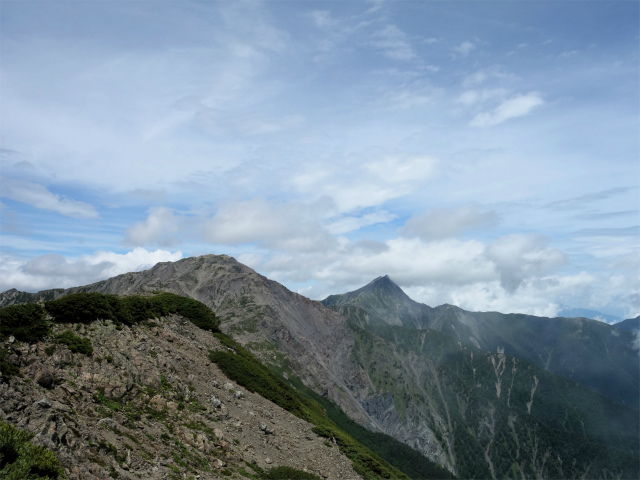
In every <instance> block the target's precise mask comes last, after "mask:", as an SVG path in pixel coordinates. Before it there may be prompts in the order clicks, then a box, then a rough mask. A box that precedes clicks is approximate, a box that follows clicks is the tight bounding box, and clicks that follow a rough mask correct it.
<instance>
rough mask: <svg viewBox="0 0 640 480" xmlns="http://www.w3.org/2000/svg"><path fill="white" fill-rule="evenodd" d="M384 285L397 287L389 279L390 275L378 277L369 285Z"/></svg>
mask: <svg viewBox="0 0 640 480" xmlns="http://www.w3.org/2000/svg"><path fill="white" fill-rule="evenodd" d="M384 284H392V285H396V283H395V282H394V281H393V280H391V278H389V275H385V276H383V277H377V278H375V279H373V280H371V281H370V282H369V285H384Z"/></svg>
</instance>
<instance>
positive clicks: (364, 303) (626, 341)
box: [323, 277, 640, 407]
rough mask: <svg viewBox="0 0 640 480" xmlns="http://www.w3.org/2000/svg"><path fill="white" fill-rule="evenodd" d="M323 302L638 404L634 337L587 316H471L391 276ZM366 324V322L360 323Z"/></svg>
mask: <svg viewBox="0 0 640 480" xmlns="http://www.w3.org/2000/svg"><path fill="white" fill-rule="evenodd" d="M323 303H324V304H325V305H327V306H330V307H331V308H333V309H335V310H336V311H338V312H340V313H343V314H347V315H348V314H349V312H350V309H353V308H354V307H358V308H360V309H361V310H362V312H363V316H362V318H361V319H360V320H361V324H362V325H365V324H369V322H373V323H381V324H389V325H403V326H407V327H413V328H417V329H424V328H429V329H432V330H438V331H441V332H443V333H445V334H447V335H449V336H451V337H453V338H454V339H456V340H457V341H459V342H460V344H461V345H466V346H468V347H476V348H478V349H481V350H487V351H492V352H495V351H497V350H498V349H503V350H504V353H505V354H507V355H511V356H514V357H517V358H521V359H523V360H527V361H528V362H531V363H534V364H536V365H538V366H540V367H542V368H544V369H546V370H549V371H550V372H553V373H556V374H558V375H562V376H564V377H566V378H570V379H572V380H575V381H577V382H579V383H581V384H583V385H585V386H587V387H588V388H591V389H593V390H596V391H598V392H600V393H602V394H603V395H606V396H608V397H609V398H611V399H612V400H613V401H615V402H618V403H621V404H623V405H629V406H633V407H637V406H638V403H639V401H640V396H639V390H638V378H639V376H640V369H639V365H638V361H637V352H636V351H635V350H634V349H633V340H634V338H633V336H632V335H631V334H629V333H626V332H619V331H618V330H617V329H616V328H614V327H612V326H610V325H607V324H604V323H601V322H598V321H596V320H589V319H586V318H545V317H534V316H531V315H522V314H502V313H498V312H468V311H465V310H463V309H461V308H458V307H456V306H453V305H441V306H439V307H436V308H431V307H428V306H427V305H423V304H420V303H418V302H415V301H413V300H411V299H410V298H409V297H408V296H407V295H406V294H405V293H404V292H403V291H402V290H401V289H400V288H399V287H398V286H397V285H396V284H394V283H393V282H392V281H391V280H390V279H389V278H388V277H379V278H377V279H376V280H374V281H373V282H371V283H370V284H368V285H366V286H365V287H363V288H361V289H359V290H356V291H354V292H350V293H346V294H344V295H332V296H330V297H328V298H327V299H325V300H323ZM362 322H364V323H362Z"/></svg>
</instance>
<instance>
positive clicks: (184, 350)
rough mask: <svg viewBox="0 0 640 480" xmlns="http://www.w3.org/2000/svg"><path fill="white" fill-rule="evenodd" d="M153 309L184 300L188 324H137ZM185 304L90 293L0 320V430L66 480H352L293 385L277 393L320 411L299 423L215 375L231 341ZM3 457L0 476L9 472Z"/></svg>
mask: <svg viewBox="0 0 640 480" xmlns="http://www.w3.org/2000/svg"><path fill="white" fill-rule="evenodd" d="M105 299H106V301H105ZM62 300H64V302H62V303H61V301H62ZM154 300H160V302H155V304H153V305H151V307H152V308H157V307H158V305H160V304H162V305H161V307H162V306H165V307H166V306H167V305H169V308H168V310H171V309H172V305H173V306H175V305H176V304H178V308H177V310H180V307H182V306H184V304H185V302H186V306H187V308H186V309H184V308H183V309H182V310H184V311H185V314H186V315H188V317H189V318H187V317H185V316H183V315H181V314H176V313H171V312H167V311H166V310H167V309H165V312H164V313H165V315H162V316H160V317H159V318H153V319H151V320H142V319H143V318H144V317H145V316H146V315H140V316H139V318H135V315H136V314H141V313H143V311H142V309H141V308H140V307H144V308H148V307H149V305H150V302H153V301H154ZM122 302H126V304H127V305H128V306H127V307H125V308H124V309H123V308H121V307H122V305H121V303H122ZM188 302H193V301H192V300H187V299H184V300H183V299H180V298H175V297H170V296H169V297H167V295H166V294H165V295H161V296H154V297H144V298H140V297H129V298H126V299H124V300H123V301H119V300H118V299H117V298H106V297H101V296H95V295H94V294H91V295H89V296H87V295H85V296H78V295H71V296H68V297H64V298H63V299H61V300H58V301H57V302H51V303H47V304H45V309H46V310H43V307H42V306H41V305H24V306H17V307H9V308H8V309H5V310H2V311H0V313H1V315H0V340H2V341H3V343H2V346H1V347H0V372H1V373H2V377H1V378H2V382H1V383H0V417H1V419H2V421H4V422H6V424H9V425H13V426H15V427H18V428H19V429H20V430H24V431H26V432H30V433H31V434H32V435H34V437H33V440H32V442H33V444H35V445H41V446H44V447H47V448H49V449H51V450H52V451H53V452H54V453H55V454H56V456H57V457H58V458H59V459H60V462H61V465H62V467H64V470H65V472H66V476H67V478H69V479H70V480H73V479H95V478H99V479H106V478H127V479H138V478H149V479H161V478H176V479H177V478H186V476H189V478H194V476H195V475H198V477H195V478H203V479H208V478H225V477H229V476H235V478H253V479H261V478H265V479H268V478H280V477H270V476H269V472H272V471H273V473H274V474H275V473H276V472H278V470H274V469H278V468H283V467H287V468H290V469H295V471H296V472H298V473H295V475H296V476H297V475H305V474H306V475H307V476H308V478H309V479H312V478H317V479H320V478H359V477H360V475H359V474H358V473H357V472H356V471H354V469H353V467H352V461H353V460H352V459H350V458H347V457H346V456H345V454H343V453H342V450H343V443H344V442H345V441H346V442H349V439H348V437H344V438H342V437H340V436H339V435H343V434H341V433H340V431H339V430H338V429H337V428H334V427H331V425H332V423H331V422H330V421H329V420H328V419H324V420H323V419H322V418H319V417H322V416H323V414H322V412H321V410H320V409H319V407H314V405H313V403H309V402H306V401H304V400H303V399H302V398H301V397H296V394H295V392H294V390H293V389H292V388H291V387H288V389H289V390H290V391H291V392H292V393H289V394H287V393H284V394H282V393H281V395H285V396H286V395H290V396H291V395H293V397H291V398H294V399H295V398H299V400H295V401H298V402H299V404H300V405H303V408H304V412H303V413H304V414H305V415H312V412H314V411H316V412H319V413H315V416H313V415H312V417H313V418H314V419H315V420H314V422H315V423H309V422H307V421H305V420H303V419H302V418H300V416H302V415H301V414H300V412H298V413H297V414H296V415H297V416H296V415H294V414H292V413H291V412H290V411H287V410H283V409H282V408H281V407H280V406H278V405H276V404H274V403H273V402H271V401H269V400H267V399H265V398H264V397H263V396H261V395H259V394H258V393H253V391H254V390H255V388H245V387H244V386H243V383H244V380H243V379H242V378H238V379H230V378H229V377H227V376H226V375H225V374H224V373H223V371H222V370H220V368H219V367H218V365H217V363H216V361H215V358H214V356H213V355H214V354H216V352H218V353H220V354H222V355H225V354H227V355H228V353H227V352H229V351H230V349H229V347H228V346H227V344H228V341H229V340H225V337H224V336H215V335H213V334H212V333H211V331H210V330H214V331H215V329H216V325H215V322H214V323H211V324H209V325H204V324H203V322H202V318H203V317H202V314H203V312H204V315H205V316H207V315H208V316H209V318H213V317H211V312H210V311H209V310H208V309H206V307H204V305H202V304H199V305H198V304H197V302H194V303H188ZM132 306H133V308H132ZM203 309H204V310H203ZM174 310H175V309H174ZM206 311H208V312H209V314H206ZM43 312H44V314H43ZM194 312H195V315H194ZM129 313H133V314H134V315H133V316H131V315H128V314H129ZM45 315H46V316H45ZM52 315H53V316H52ZM94 318H95V319H94ZM123 319H125V321H126V320H128V322H127V323H122V320H123ZM14 320H19V321H14ZM233 355H234V356H235V353H233ZM259 368H260V366H259V364H256V368H254V372H255V371H256V369H257V370H259ZM263 368H264V367H263ZM236 380H238V381H240V384H239V383H238V382H237V381H236ZM282 388H284V390H282ZM282 388H281V390H282V391H283V392H285V391H286V390H287V387H286V385H285V386H284V387H282ZM276 403H278V402H276ZM305 405H307V406H305ZM305 412H306V413H305ZM294 413H296V412H294ZM325 418H326V417H325ZM318 421H319V422H320V423H318ZM318 425H324V427H323V428H331V429H333V430H334V441H333V442H328V441H327V438H326V437H325V436H322V435H321V434H318V433H316V430H317V428H318ZM320 433H322V432H320ZM335 437H338V439H339V442H337V443H336V442H335ZM354 445H355V444H354ZM6 448H7V447H6V445H5V446H4V447H2V448H0V452H3V453H5V455H4V457H5V458H0V472H2V471H3V470H2V468H3V467H4V466H5V465H6V462H7V461H9V463H11V455H9V457H7V455H6V452H7V449H6ZM352 448H353V447H352ZM360 455H361V456H362V455H364V456H366V455H369V454H367V453H366V449H365V450H361V453H360ZM363 458H364V457H363ZM369 461H370V464H371V465H375V463H376V462H377V461H376V460H374V458H373V457H370V460H369ZM380 468H382V469H383V470H380V471H384V468H386V467H384V463H383V462H381V463H380ZM290 472H293V470H290ZM389 472H391V475H393V476H396V475H398V476H401V473H400V472H398V471H394V470H393V469H391V470H389ZM393 472H395V473H393ZM5 473H6V472H5ZM281 473H282V472H281ZM290 474H291V473H290ZM7 475H9V473H7ZM365 475H367V474H366V470H365ZM387 475H389V474H387ZM7 478H15V479H20V478H24V477H22V476H11V475H9V477H7Z"/></svg>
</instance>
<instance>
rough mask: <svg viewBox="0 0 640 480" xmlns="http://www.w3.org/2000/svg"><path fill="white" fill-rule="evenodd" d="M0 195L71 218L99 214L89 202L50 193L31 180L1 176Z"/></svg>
mask: <svg viewBox="0 0 640 480" xmlns="http://www.w3.org/2000/svg"><path fill="white" fill-rule="evenodd" d="M0 196H2V197H4V198H8V199H10V200H15V201H17V202H22V203H26V204H27V205H31V206H32V207H36V208H41V209H43V210H52V211H54V212H57V213H59V214H61V215H65V216H67V217H73V218H98V217H99V216H100V215H99V214H98V212H97V210H96V209H95V208H94V207H93V206H92V205H90V204H88V203H85V202H79V201H77V200H72V199H70V198H66V197H65V196H64V195H57V194H54V193H51V192H50V191H49V190H48V189H47V187H45V186H44V185H40V184H37V183H33V182H25V181H22V180H14V179H11V178H6V177H4V178H2V179H1V182H0Z"/></svg>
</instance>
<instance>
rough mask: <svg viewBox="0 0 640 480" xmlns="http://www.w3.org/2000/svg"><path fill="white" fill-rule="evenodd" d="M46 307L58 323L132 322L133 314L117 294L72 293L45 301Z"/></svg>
mask: <svg viewBox="0 0 640 480" xmlns="http://www.w3.org/2000/svg"><path fill="white" fill-rule="evenodd" d="M45 309H46V310H47V312H48V313H49V314H50V315H51V316H52V317H53V318H54V319H55V322H56V323H85V324H86V323H91V322H93V321H95V320H113V321H114V322H116V323H127V324H129V323H131V320H130V317H131V315H130V314H129V313H128V312H127V311H126V310H125V309H124V308H123V306H122V303H121V302H120V299H119V298H118V296H117V295H103V294H101V293H72V294H70V295H65V296H64V297H62V298H59V299H57V300H53V301H50V302H45Z"/></svg>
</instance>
